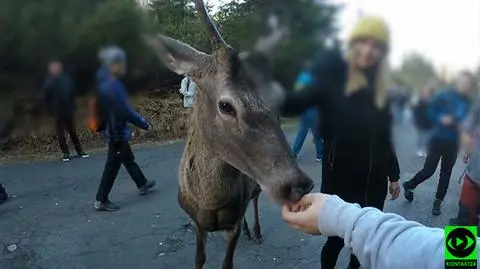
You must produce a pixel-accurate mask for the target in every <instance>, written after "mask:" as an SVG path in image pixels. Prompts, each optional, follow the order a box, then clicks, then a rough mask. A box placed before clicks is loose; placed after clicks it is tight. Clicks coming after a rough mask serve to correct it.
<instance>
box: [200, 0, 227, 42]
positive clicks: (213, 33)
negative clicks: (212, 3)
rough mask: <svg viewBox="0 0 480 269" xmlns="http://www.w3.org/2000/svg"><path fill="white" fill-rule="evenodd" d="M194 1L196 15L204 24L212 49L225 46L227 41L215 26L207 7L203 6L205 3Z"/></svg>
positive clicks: (201, 0)
mask: <svg viewBox="0 0 480 269" xmlns="http://www.w3.org/2000/svg"><path fill="white" fill-rule="evenodd" d="M194 2H195V7H196V8H197V12H198V15H199V16H200V20H201V21H202V23H203V25H204V26H205V30H206V32H207V34H208V37H209V39H210V40H211V42H212V47H213V49H214V50H215V49H218V48H221V47H227V46H228V44H227V42H225V40H224V39H223V37H222V35H221V33H220V31H219V30H218V28H217V26H216V25H215V23H214V22H213V20H212V18H211V17H210V15H209V14H208V11H207V8H206V7H205V3H204V2H203V0H195V1H194Z"/></svg>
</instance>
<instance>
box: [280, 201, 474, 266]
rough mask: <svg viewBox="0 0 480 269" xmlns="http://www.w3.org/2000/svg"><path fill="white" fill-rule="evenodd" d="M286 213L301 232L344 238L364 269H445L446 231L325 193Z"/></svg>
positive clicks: (285, 218) (288, 219) (294, 206)
mask: <svg viewBox="0 0 480 269" xmlns="http://www.w3.org/2000/svg"><path fill="white" fill-rule="evenodd" d="M282 214H283V219H284V220H285V221H286V222H288V223H289V224H290V225H291V226H292V227H294V228H296V229H299V230H301V231H304V232H307V233H310V234H316V235H318V234H323V235H326V236H339V237H341V238H343V239H344V240H345V245H346V246H347V247H349V248H351V249H352V252H353V254H355V256H357V258H358V259H359V261H360V263H361V265H362V266H363V267H365V268H371V269H385V268H388V269H405V268H415V269H431V268H444V262H445V257H444V242H443V240H444V231H443V230H442V229H439V228H429V227H425V226H423V225H421V224H420V223H417V222H414V221H408V220H405V219H404V218H403V217H401V216H399V215H396V214H393V213H384V212H382V211H380V210H378V209H375V208H370V207H365V208H360V206H358V205H356V204H351V203H347V202H345V201H343V200H342V199H340V198H339V197H338V196H335V195H328V194H322V193H312V194H307V195H305V196H304V197H303V198H302V200H301V201H300V202H298V204H296V205H285V206H283V211H282ZM477 244H478V240H477Z"/></svg>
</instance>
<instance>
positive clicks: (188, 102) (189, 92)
mask: <svg viewBox="0 0 480 269" xmlns="http://www.w3.org/2000/svg"><path fill="white" fill-rule="evenodd" d="M196 92H197V85H196V84H195V82H193V80H191V79H189V78H188V77H185V78H184V79H183V80H182V84H181V85H180V93H181V94H182V95H183V106H184V107H193V103H194V102H195V94H196Z"/></svg>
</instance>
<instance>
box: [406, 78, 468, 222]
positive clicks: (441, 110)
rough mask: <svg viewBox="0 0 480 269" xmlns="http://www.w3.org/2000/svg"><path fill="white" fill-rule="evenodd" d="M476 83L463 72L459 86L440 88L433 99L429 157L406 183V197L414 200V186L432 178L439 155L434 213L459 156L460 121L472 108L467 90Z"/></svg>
mask: <svg viewBox="0 0 480 269" xmlns="http://www.w3.org/2000/svg"><path fill="white" fill-rule="evenodd" d="M472 86H473V76H472V75H471V74H470V73H468V72H462V73H461V74H460V75H459V77H458V79H457V86H456V89H451V88H447V89H443V90H440V91H439V92H438V93H437V94H436V95H435V96H434V97H433V100H432V101H431V104H430V107H429V117H430V119H431V120H432V121H433V124H434V129H433V134H432V138H431V141H430V143H429V146H428V152H427V158H426V160H425V163H424V165H423V168H422V170H420V171H419V172H418V173H417V174H416V175H415V176H414V177H413V178H412V179H410V180H409V181H406V182H404V183H403V188H404V195H405V199H407V201H409V202H411V201H413V190H414V189H415V188H416V187H417V186H418V185H420V184H421V183H422V182H424V181H425V180H427V179H429V178H430V177H431V176H432V175H433V173H435V170H436V169H437V166H438V163H439V162H440V159H441V160H442V166H441V169H440V180H439V182H438V187H437V193H436V194H435V200H434V202H433V207H432V214H433V215H435V216H436V215H440V214H441V213H442V212H441V204H442V201H443V199H444V198H445V195H446V194H447V189H448V184H449V182H450V176H451V174H452V169H453V166H454V165H455V162H456V160H457V155H458V149H459V136H460V128H459V126H460V124H461V123H462V121H463V120H464V119H465V118H466V117H467V115H468V111H469V107H470V104H469V99H468V95H467V94H468V92H469V91H470V90H471V89H472Z"/></svg>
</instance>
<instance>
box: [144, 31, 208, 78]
mask: <svg viewBox="0 0 480 269" xmlns="http://www.w3.org/2000/svg"><path fill="white" fill-rule="evenodd" d="M143 40H144V41H145V43H146V44H147V45H148V46H150V47H151V48H152V49H153V51H154V52H155V54H156V55H157V56H158V58H160V60H161V61H162V62H163V63H164V64H165V65H166V66H167V67H168V68H169V69H170V70H172V71H173V72H175V73H177V74H180V75H185V74H188V73H190V72H192V71H195V70H197V69H199V68H200V66H201V65H202V63H204V62H205V61H207V60H208V59H209V55H207V54H205V53H203V52H200V51H198V50H196V49H194V48H193V47H191V46H189V45H187V44H185V43H183V42H180V41H178V40H176V39H173V38H170V37H167V36H164V35H157V36H144V37H143Z"/></svg>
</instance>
